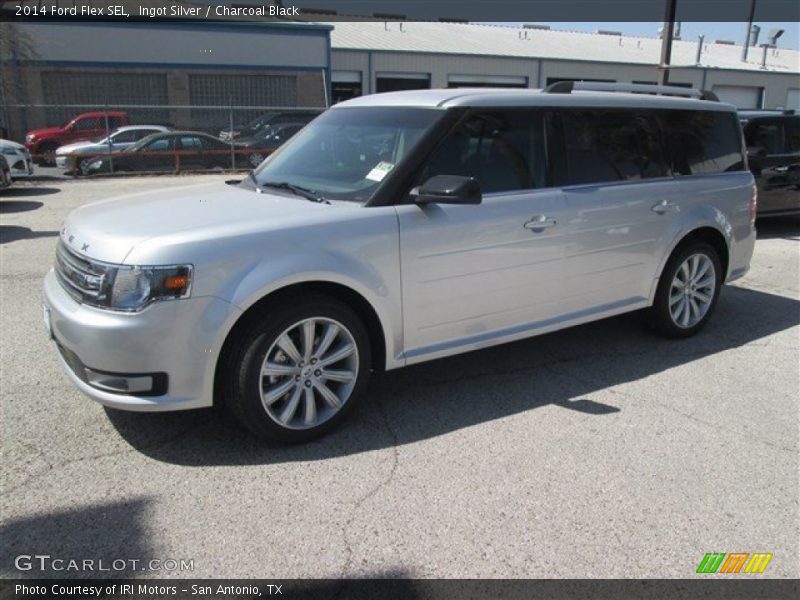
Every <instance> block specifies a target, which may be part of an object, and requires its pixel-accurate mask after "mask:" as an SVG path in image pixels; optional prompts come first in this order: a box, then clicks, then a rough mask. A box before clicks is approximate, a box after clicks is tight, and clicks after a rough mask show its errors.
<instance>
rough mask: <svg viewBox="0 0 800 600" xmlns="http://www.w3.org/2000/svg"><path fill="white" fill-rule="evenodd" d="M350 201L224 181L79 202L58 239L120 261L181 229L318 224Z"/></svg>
mask: <svg viewBox="0 0 800 600" xmlns="http://www.w3.org/2000/svg"><path fill="white" fill-rule="evenodd" d="M343 205H349V206H351V207H356V206H358V205H355V204H352V203H345V202H342V203H339V202H337V203H335V204H333V205H329V204H318V203H315V202H310V201H308V200H305V199H304V198H300V197H296V196H291V195H283V194H280V193H279V194H271V193H257V192H255V191H253V190H252V189H248V188H245V187H241V186H233V185H227V184H225V183H224V182H219V183H211V184H207V183H204V184H196V185H189V186H181V187H178V188H175V187H173V188H167V189H164V190H160V191H155V192H154V191H152V190H151V191H147V192H141V193H136V194H130V195H126V196H121V197H117V198H113V199H110V200H104V201H101V202H95V203H92V204H87V205H84V206H82V207H80V208H78V209H76V210H74V211H72V212H71V213H70V215H69V216H68V217H67V220H66V222H65V224H64V227H63V228H62V230H61V238H62V240H63V242H64V243H65V244H67V245H68V246H69V247H70V248H72V249H73V250H74V251H75V252H77V253H79V254H82V255H84V256H86V257H88V258H91V259H94V260H99V261H104V262H110V263H115V264H123V263H125V259H126V257H127V256H128V255H129V254H130V253H131V250H133V248H134V247H135V246H137V244H142V243H143V242H145V241H147V240H152V239H154V238H166V237H169V238H171V240H170V242H175V240H177V239H178V238H181V237H186V236H185V234H186V232H192V233H193V234H195V235H201V236H205V237H207V238H208V239H218V238H220V237H223V236H226V235H232V234H235V233H236V232H237V231H243V230H249V231H253V230H254V229H258V230H264V231H266V230H269V229H273V228H281V227H286V226H290V225H302V224H304V223H312V222H319V221H322V220H324V219H325V218H327V215H329V214H330V211H331V210H336V209H337V207H341V206H343Z"/></svg>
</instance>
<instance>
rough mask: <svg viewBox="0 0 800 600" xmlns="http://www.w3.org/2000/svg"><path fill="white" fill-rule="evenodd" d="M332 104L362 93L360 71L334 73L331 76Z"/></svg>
mask: <svg viewBox="0 0 800 600" xmlns="http://www.w3.org/2000/svg"><path fill="white" fill-rule="evenodd" d="M331 91H332V94H331V95H332V102H333V104H337V103H339V102H344V101H345V100H350V98H356V97H357V96H361V95H362V94H363V93H364V89H363V86H362V84H361V71H334V72H333V75H332V76H331Z"/></svg>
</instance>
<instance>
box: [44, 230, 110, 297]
mask: <svg viewBox="0 0 800 600" xmlns="http://www.w3.org/2000/svg"><path fill="white" fill-rule="evenodd" d="M55 272H56V276H57V277H58V281H59V283H61V286H62V287H63V288H64V289H65V290H66V291H67V292H68V293H69V294H70V295H71V296H72V297H73V298H75V299H76V300H78V301H79V302H84V301H86V300H90V301H91V302H92V303H93V304H96V303H97V301H99V300H102V299H103V297H104V293H103V275H104V273H103V271H102V270H100V269H99V268H97V267H96V266H94V265H92V263H91V262H89V261H88V260H86V259H84V258H81V257H80V256H78V255H77V254H75V253H74V252H72V251H71V250H70V249H69V248H67V246H66V245H65V244H64V242H62V241H59V242H58V247H57V248H56V267H55Z"/></svg>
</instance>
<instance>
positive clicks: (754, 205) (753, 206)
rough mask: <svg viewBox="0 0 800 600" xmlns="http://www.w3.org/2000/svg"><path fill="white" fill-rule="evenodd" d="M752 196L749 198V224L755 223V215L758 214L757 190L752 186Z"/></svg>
mask: <svg viewBox="0 0 800 600" xmlns="http://www.w3.org/2000/svg"><path fill="white" fill-rule="evenodd" d="M752 192H753V195H752V197H751V198H750V222H751V223H755V222H756V215H757V214H758V188H757V187H756V186H755V185H753V188H752Z"/></svg>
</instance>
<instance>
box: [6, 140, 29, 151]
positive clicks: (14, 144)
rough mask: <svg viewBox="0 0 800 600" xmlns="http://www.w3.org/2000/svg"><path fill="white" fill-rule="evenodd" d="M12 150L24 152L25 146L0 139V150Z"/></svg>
mask: <svg viewBox="0 0 800 600" xmlns="http://www.w3.org/2000/svg"><path fill="white" fill-rule="evenodd" d="M3 147H6V148H14V150H25V146H23V145H22V144H18V143H17V142H15V141H13V140H2V139H0V148H3Z"/></svg>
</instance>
